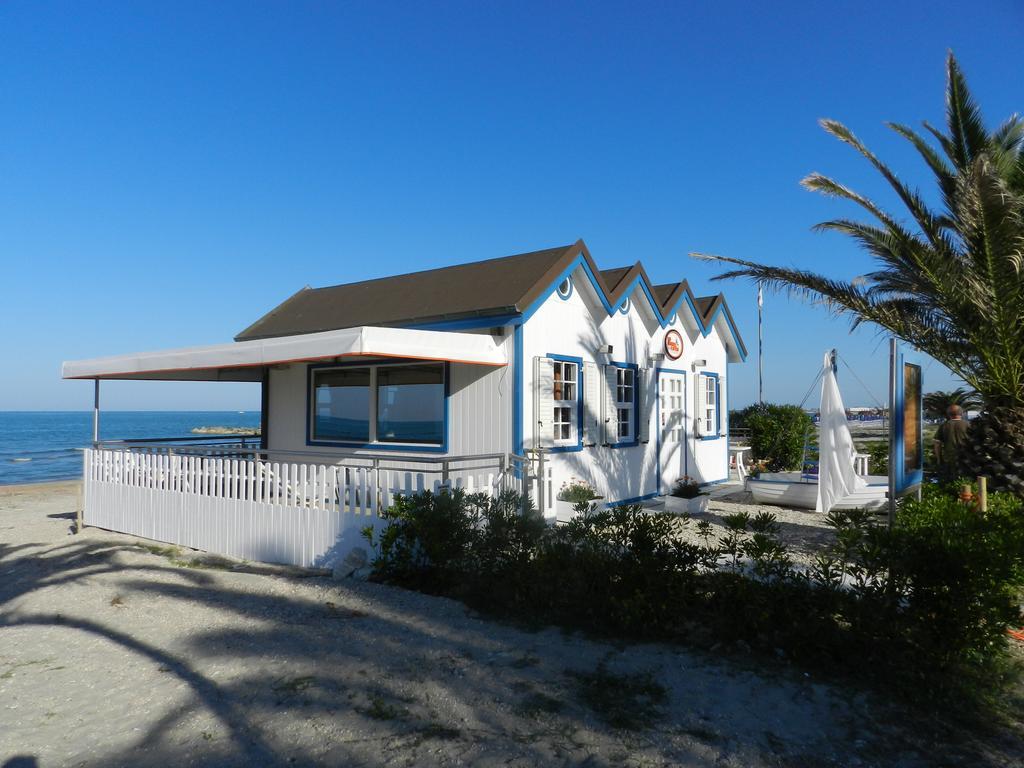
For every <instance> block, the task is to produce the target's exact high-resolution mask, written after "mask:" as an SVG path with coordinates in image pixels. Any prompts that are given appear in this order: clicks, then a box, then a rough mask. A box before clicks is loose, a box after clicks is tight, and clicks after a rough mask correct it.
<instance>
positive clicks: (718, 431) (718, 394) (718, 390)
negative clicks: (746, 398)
mask: <svg viewBox="0 0 1024 768" xmlns="http://www.w3.org/2000/svg"><path fill="white" fill-rule="evenodd" d="M698 375H699V376H707V377H708V378H709V379H714V380H715V434H713V435H705V436H702V437H698V438H697V439H698V440H721V439H722V387H721V385H720V384H719V381H718V374H717V373H711V372H710V371H701V372H700V373H699V374H698ZM697 392H698V394H699V393H700V387H697ZM704 405H705V403H701V404H700V410H704ZM697 418H698V419H703V418H704V417H703V415H702V414H701V413H698V414H697ZM725 452H726V455H728V453H729V441H728V440H726V441H725Z"/></svg>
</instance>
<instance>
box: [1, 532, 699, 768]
mask: <svg viewBox="0 0 1024 768" xmlns="http://www.w3.org/2000/svg"><path fill="white" fill-rule="evenodd" d="M86 536H87V537H83V538H77V537H76V538H74V539H70V540H68V539H65V540H64V541H65V542H66V543H61V544H52V543H42V542H40V543H33V544H28V543H22V544H0V569H2V570H3V572H4V574H5V577H4V579H3V580H2V582H0V631H4V630H11V629H15V628H47V629H48V630H50V631H53V630H56V631H57V632H58V636H59V637H61V643H62V644H63V643H76V642H83V641H84V638H83V636H89V637H93V638H100V639H102V640H103V641H105V642H106V643H109V644H112V646H113V648H116V651H114V652H115V653H117V654H125V655H128V654H130V655H133V656H136V657H140V658H143V659H146V660H148V661H149V662H152V664H153V665H154V666H156V667H158V668H159V671H160V672H163V673H166V674H168V675H172V676H174V678H176V679H177V680H178V681H180V682H181V683H183V684H184V685H185V686H187V696H186V697H185V700H184V702H182V703H180V704H178V705H174V706H172V705H168V707H167V709H166V711H163V712H161V713H159V715H158V717H157V719H156V720H155V721H152V722H147V723H144V729H145V730H144V731H143V732H142V734H141V735H140V737H139V738H138V739H137V740H136V741H135V743H134V744H133V745H132V746H131V747H130V748H127V749H124V750H120V751H118V752H116V753H111V754H105V755H103V756H102V757H100V758H96V759H87V760H84V761H79V762H77V763H76V764H81V765H85V766H90V765H96V766H100V765H104V766H106V765H129V764H130V765H169V764H176V763H179V762H181V761H183V760H184V759H185V758H186V755H187V762H189V764H192V765H210V766H212V765H218V766H219V765H294V764H299V765H302V764H318V763H329V764H338V765H342V764H343V765H360V764H380V763H386V762H389V761H391V760H395V761H402V762H407V761H408V760H413V762H416V757H415V756H416V755H421V756H422V757H423V759H424V761H425V762H434V760H433V759H432V758H428V755H430V754H431V750H433V751H434V752H436V750H437V749H439V748H441V747H443V749H444V750H445V751H446V754H448V755H449V757H450V758H451V759H452V760H463V761H468V762H473V761H475V760H484V761H486V760H488V759H492V758H493V759H494V760H498V758H499V757H503V758H508V759H514V760H515V761H517V762H518V763H519V764H524V765H525V764H544V763H549V762H551V761H552V760H554V759H556V754H557V753H558V752H559V750H562V751H564V753H565V754H566V755H568V754H571V753H573V752H574V750H575V751H577V753H578V750H579V749H580V747H579V745H575V744H574V743H573V742H571V740H570V739H569V736H568V735H567V734H572V733H574V732H576V731H579V729H581V728H582V729H584V730H589V731H591V732H593V731H594V730H595V729H596V731H598V732H599V731H601V727H600V723H599V722H597V721H596V720H595V716H594V713H593V712H592V711H590V710H588V709H587V708H586V707H585V706H583V705H581V704H580V703H579V701H578V700H577V699H576V697H574V695H573V693H572V691H571V687H572V686H571V677H567V674H568V673H569V672H590V671H592V670H593V668H594V667H595V666H596V665H597V664H598V663H600V661H601V659H600V657H599V656H594V654H601V653H612V652H613V651H612V649H611V647H610V646H602V645H600V644H596V643H589V644H586V647H587V650H586V652H585V653H582V654H578V655H577V657H576V659H575V662H574V663H573V665H572V666H573V669H572V670H567V669H566V668H565V667H564V666H563V667H558V666H557V664H556V662H557V660H558V659H560V658H561V657H560V656H559V655H557V654H553V655H552V657H551V658H552V659H553V660H554V661H550V660H548V659H547V658H546V656H545V654H544V651H543V646H546V647H548V648H551V647H553V645H554V644H556V643H563V642H571V639H565V638H563V637H562V636H561V635H559V634H558V633H557V632H553V631H546V632H542V633H541V634H540V635H536V634H534V635H530V634H527V633H525V632H523V631H521V630H518V629H515V628H512V627H508V626H504V625H499V624H493V623H490V622H484V621H479V620H476V619H474V618H472V617H470V616H468V615H467V614H468V611H467V609H466V608H465V607H463V606H461V605H460V604H457V603H454V602H452V601H449V600H445V599H441V598H428V597H425V596H422V595H418V594H414V593H409V592H406V591H404V590H400V589H396V588H390V587H385V586H380V585H374V584H362V583H357V582H351V581H348V582H337V581H334V580H331V579H329V578H325V577H322V576H308V575H306V574H302V575H303V576H305V577H304V578H299V577H298V575H288V574H286V573H285V574H281V573H262V574H254V573H239V572H232V573H224V572H221V571H218V570H202V569H198V568H190V567H183V566H182V565H180V564H178V565H176V564H175V561H174V560H173V559H171V558H169V557H168V556H162V555H160V554H152V553H151V552H147V551H146V548H144V547H143V546H140V545H139V544H136V543H134V542H135V540H133V539H130V538H129V537H123V536H119V535H115V534H106V533H101V532H94V531H90V532H89V533H88V534H87V535H86ZM153 549H158V548H153ZM129 555H130V556H132V557H130V558H129V557H127V556H129ZM126 561H127V562H126ZM177 562H179V563H180V562H181V561H180V560H179V561H177ZM82 582H85V583H88V584H89V585H90V587H93V588H97V589H103V590H104V591H106V590H116V591H117V593H118V595H122V596H124V597H125V599H126V600H127V604H128V605H131V606H139V607H142V606H146V605H147V600H150V599H152V600H154V601H157V600H159V603H158V604H159V605H168V601H170V602H171V603H173V604H174V605H178V606H185V607H186V608H187V609H188V610H189V611H194V612H197V613H202V614H203V615H206V613H205V612H208V611H213V612H215V613H216V615H217V616H218V617H219V620H218V622H217V623H216V624H214V623H212V622H211V623H210V624H209V625H207V626H203V625H201V624H198V623H197V624H196V625H194V626H190V627H188V628H186V629H187V632H186V631H182V632H177V633H175V636H173V637H168V638H167V641H166V642H164V641H163V639H162V638H161V639H153V638H152V637H150V638H149V639H148V640H147V639H142V637H144V636H145V632H142V631H140V632H138V633H136V632H132V631H130V630H128V631H126V630H125V629H124V628H121V627H115V626H112V624H111V622H110V621H107V620H106V619H105V617H104V616H103V615H102V614H95V613H93V614H87V613H85V610H87V609H85V608H83V611H82V613H74V614H73V613H72V612H64V613H63V614H60V613H56V612H51V611H43V610H36V609H34V608H33V603H34V602H41V601H37V600H34V599H33V598H34V596H36V595H37V593H39V592H40V591H42V590H46V589H53V588H58V589H61V588H67V587H71V586H72V585H75V584H76V583H78V584H81V583H82ZM154 604H157V603H155V602H154ZM138 615H139V616H140V618H142V619H143V620H144V612H141V611H140V613H139V614H138ZM196 627H198V629H197V628H196ZM65 634H66V640H65V639H64V636H65ZM581 642H582V641H581ZM535 643H539V644H540V646H542V648H541V650H538V651H537V654H536V656H531V651H530V650H529V649H530V648H531V647H532V646H533V645H534V644H535ZM552 664H555V666H551V665H552ZM229 665H232V666H233V667H234V669H235V671H234V672H228V673H226V674H225V673H224V668H225V667H226V666H229ZM114 666H117V665H116V663H112V664H111V667H114ZM527 700H529V701H533V702H537V701H540V702H550V701H557V702H558V707H557V716H556V715H555V714H554V713H549V714H546V715H545V716H544V717H543V718H540V717H538V716H537V712H535V711H533V710H531V708H530V707H531V706H533V705H529V704H528V703H524V701H527ZM480 702H488V705H487V706H481V705H479V703H480ZM545 706H547V704H546V705H545ZM198 716H212V717H213V718H215V719H216V721H217V723H218V724H219V727H220V734H221V735H218V737H217V738H216V739H211V740H210V741H209V742H206V743H204V742H202V741H201V740H199V739H197V734H195V733H194V727H193V724H192V723H193V720H194V718H195V717H198ZM102 723H103V721H102V719H99V720H97V721H96V722H95V723H94V724H93V725H92V726H90V727H94V728H102V727H110V725H104V724H102ZM204 738H205V736H204ZM595 738H596V737H595ZM601 738H606V739H609V740H610V742H611V743H612V744H617V743H618V741H617V739H618V737H617V736H614V734H612V735H610V736H608V735H606V736H602V737H601ZM630 738H631V739H633V740H634V742H635V744H634V746H636V745H640V747H638V748H642V749H647V750H653V753H654V754H660V753H661V750H662V747H661V746H660V745H659V744H658V743H657V742H656V739H655V738H654V736H653V735H645V734H643V733H637V734H632V735H631V736H630ZM184 741H190V742H192V743H191V745H183V742H184ZM197 741H198V744H197V743H196V742H197ZM552 745H555V746H552ZM558 745H562V746H558ZM186 746H190V748H191V750H192V751H191V752H190V753H188V752H187V751H186V749H185V748H186ZM552 750H554V751H552ZM675 756H676V757H685V755H678V754H676V755H675ZM25 758H26V759H31V756H28V755H26V756H25ZM559 762H563V761H562V760H559Z"/></svg>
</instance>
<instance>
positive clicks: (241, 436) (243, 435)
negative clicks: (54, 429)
mask: <svg viewBox="0 0 1024 768" xmlns="http://www.w3.org/2000/svg"><path fill="white" fill-rule="evenodd" d="M259 436H260V434H259V433H258V432H236V433H234V434H227V435H212V434H211V435H189V436H187V437H145V438H139V439H135V438H131V437H129V438H122V439H120V440H100V441H99V442H98V444H97V445H98V446H107V445H124V446H129V447H130V446H133V445H148V444H149V443H173V442H188V441H191V442H194V443H203V442H207V441H210V440H237V441H244V440H252V439H254V438H257V439H258V438H259Z"/></svg>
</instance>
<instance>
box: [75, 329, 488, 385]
mask: <svg viewBox="0 0 1024 768" xmlns="http://www.w3.org/2000/svg"><path fill="white" fill-rule="evenodd" d="M336 357H401V358H409V359H415V360H450V361H452V362H460V363H475V364H478V365H506V364H507V363H508V361H507V360H506V357H505V352H504V351H503V350H502V349H501V347H499V346H498V344H497V343H496V342H495V340H494V338H493V337H492V336H491V335H489V334H486V333H456V332H451V331H420V330H415V329H408V328H374V327H370V326H361V327H359V328H346V329H344V330H340V331H324V332H322V333H305V334H301V335H298V336H278V337H274V338H269V339H256V340H253V341H235V342H231V343H228V344H214V345H211V346H204V347H185V348H182V349H168V350H163V351H159V352H138V353H135V354H130V355H117V356H115V357H97V358H94V359H92V360H72V361H68V362H66V363H64V366H63V372H62V375H63V377H64V378H65V379H151V380H171V381H259V380H260V377H261V375H262V373H261V370H260V369H261V368H263V367H264V366H268V365H277V364H281V363H296V362H305V361H312V360H332V359H334V358H336Z"/></svg>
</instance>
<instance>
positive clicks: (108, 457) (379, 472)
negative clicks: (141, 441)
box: [83, 448, 515, 567]
mask: <svg viewBox="0 0 1024 768" xmlns="http://www.w3.org/2000/svg"><path fill="white" fill-rule="evenodd" d="M84 454H85V458H84V464H85V466H84V472H83V478H84V509H83V520H84V522H85V524H86V525H91V526H96V527H98V528H106V529H108V530H112V531H118V532H120V533H128V534H132V535H134V536H140V537H143V538H147V539H153V540H155V541H161V542H166V543H169V544H178V545H183V546H186V547H191V548H193V549H200V550H204V551H206V552H213V553H216V554H222V555H229V556H232V557H238V558H243V559H246V560H258V561H262V562H270V563H288V564H292V565H299V566H303V567H316V566H325V565H330V564H332V563H334V562H335V561H337V560H339V559H340V558H343V557H344V556H345V555H346V554H348V552H349V551H350V550H351V549H352V547H354V546H360V545H363V544H364V541H363V539H362V533H361V532H362V530H363V529H364V528H366V527H367V526H373V527H374V528H379V526H380V524H381V520H380V516H379V513H380V510H382V509H387V508H388V507H389V506H390V505H391V503H392V501H393V499H394V496H395V494H397V493H403V494H408V493H411V492H415V491H420V490H424V489H426V488H432V489H434V490H437V489H438V488H439V487H440V485H441V483H442V477H441V476H440V475H438V472H437V470H429V471H423V470H420V471H417V470H415V469H403V468H394V467H391V468H381V467H380V466H379V464H378V466H372V465H371V466H350V465H346V464H333V465H325V464H316V463H296V462H277V461H274V462H271V461H264V460H261V459H258V458H227V457H223V456H203V455H189V454H185V455H178V454H174V453H172V452H168V451H163V452H137V451H132V450H109V449H94V448H90V449H86V450H85V451H84ZM446 466H447V465H446ZM507 467H508V465H507V464H505V465H504V466H499V465H497V464H496V465H494V466H491V467H479V466H477V467H472V468H469V469H465V470H458V469H455V470H452V471H451V474H450V476H449V477H448V478H447V480H448V482H449V484H450V485H452V486H454V487H462V488H465V489H466V490H467V491H469V492H476V491H485V492H488V493H493V492H495V491H497V490H499V489H501V488H505V487H511V486H510V484H511V483H514V482H515V481H514V478H513V475H512V473H510V472H507V471H505V469H507ZM446 471H447V470H446Z"/></svg>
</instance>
